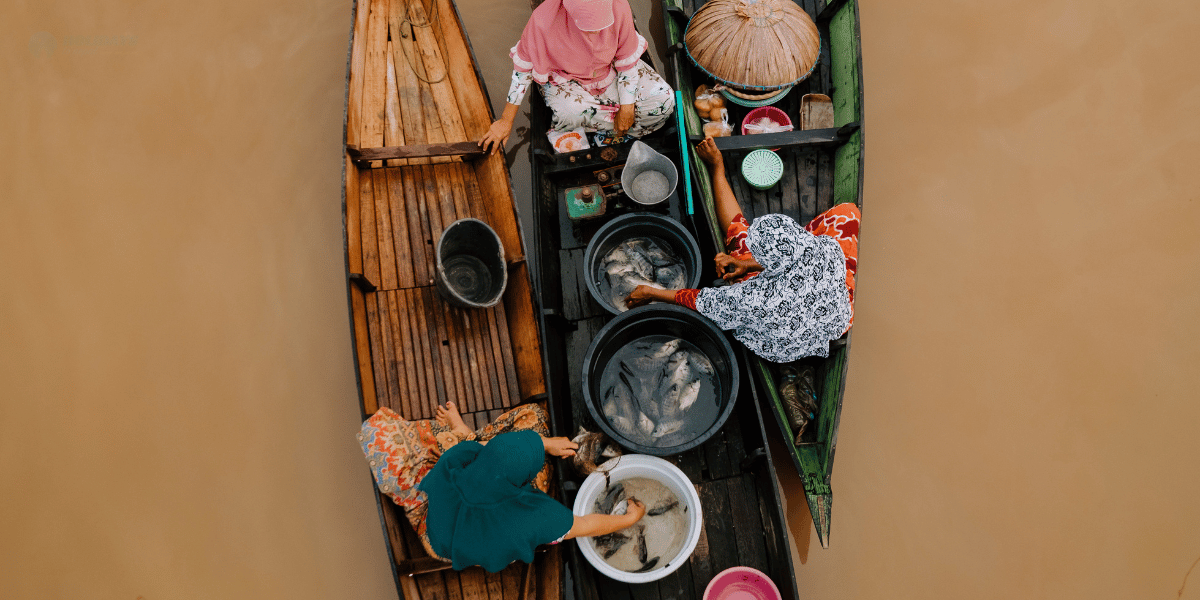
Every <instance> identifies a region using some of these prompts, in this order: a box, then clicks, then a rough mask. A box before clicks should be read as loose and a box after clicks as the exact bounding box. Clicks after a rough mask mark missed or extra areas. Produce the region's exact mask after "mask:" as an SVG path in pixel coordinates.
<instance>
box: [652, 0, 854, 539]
mask: <svg viewBox="0 0 1200 600" xmlns="http://www.w3.org/2000/svg"><path fill="white" fill-rule="evenodd" d="M794 1H795V2H796V4H797V5H799V6H801V7H802V8H804V10H805V11H807V12H808V14H809V16H811V17H812V18H813V20H814V21H815V22H816V24H817V26H818V29H820V31H821V38H822V48H821V58H820V62H819V63H818V64H817V66H816V68H815V69H814V71H813V73H812V75H810V76H809V77H808V78H807V79H806V80H805V81H803V82H801V83H800V84H799V86H797V88H796V89H795V90H791V93H789V94H788V95H787V96H785V97H784V98H782V99H781V100H779V102H778V104H776V105H775V106H776V108H780V109H783V110H784V111H785V112H786V113H787V114H788V115H789V116H790V118H791V119H792V120H793V123H794V124H795V126H796V129H798V130H799V129H800V125H799V123H798V121H799V119H798V118H797V116H798V114H799V112H800V110H801V103H802V98H803V97H804V95H805V94H810V93H811V94H823V95H825V96H828V97H830V98H832V104H833V112H834V115H833V120H834V123H833V126H832V127H826V128H821V129H810V130H803V131H792V132H785V133H768V134H759V135H748V136H747V135H738V136H732V137H723V138H717V140H716V141H717V147H718V148H720V149H721V150H722V151H723V153H724V156H725V161H726V164H727V165H729V168H728V169H727V172H728V173H729V175H730V183H731V184H732V185H733V188H734V193H735V195H736V196H737V198H738V202H739V204H740V205H741V207H742V210H743V212H744V214H745V216H746V218H747V219H750V220H753V219H754V218H755V217H757V216H759V215H763V214H767V213H784V214H787V215H789V216H791V217H793V218H794V219H796V220H797V221H798V222H800V223H807V222H808V221H809V220H811V219H812V218H813V217H814V216H816V215H817V214H820V213H821V212H823V211H825V210H827V209H828V208H829V207H830V206H832V205H834V204H838V203H842V202H854V203H856V204H857V205H858V206H859V208H862V190H863V176H862V172H863V163H862V161H863V153H862V150H863V128H862V95H863V92H862V76H861V73H862V67H861V64H862V58H861V53H860V50H859V34H858V5H857V2H855V1H854V0H833V1H831V2H826V1H825V0H794ZM663 3H664V7H665V9H664V10H665V12H666V13H667V14H670V15H673V16H672V17H671V18H667V19H664V27H665V28H666V39H667V43H668V44H669V45H671V47H672V49H673V50H676V52H674V53H673V54H672V56H671V58H670V63H671V65H670V69H669V70H668V75H669V78H670V79H671V80H672V81H671V82H672V84H674V85H675V88H676V89H678V90H682V91H683V93H684V98H685V101H684V102H683V106H682V108H683V111H682V118H683V121H684V123H685V128H686V132H687V134H688V135H687V137H688V139H689V146H694V142H696V141H699V140H700V139H702V136H701V121H700V119H699V117H698V116H697V114H696V112H695V110H694V109H693V107H692V104H691V99H692V97H693V92H694V89H695V86H698V85H700V84H701V83H712V82H711V81H709V80H707V78H706V76H705V75H704V74H703V73H702V72H701V71H700V70H699V69H697V68H696V67H695V66H694V65H692V64H691V63H690V62H689V60H688V58H687V56H686V55H685V53H684V52H682V42H683V32H684V30H685V28H686V25H687V18H688V16H689V15H692V14H694V13H695V11H696V10H697V9H699V8H700V6H702V5H703V4H704V1H703V0H663ZM728 108H729V109H730V122H731V123H740V122H741V120H742V118H743V117H744V116H745V114H746V113H747V112H748V110H749V108H744V107H741V106H738V105H736V104H733V103H729V104H728ZM758 148H770V149H778V154H779V155H780V156H781V157H782V158H783V159H784V176H783V178H782V180H781V181H780V182H779V184H777V185H776V186H775V187H773V188H771V189H769V190H766V191H759V190H756V189H754V188H753V187H751V186H749V185H747V184H746V182H745V180H744V179H742V177H740V176H739V174H738V173H739V172H738V169H737V165H739V164H740V163H741V159H742V157H744V156H745V155H746V153H748V152H749V151H751V150H755V149H758ZM689 152H691V156H690V158H691V159H692V160H691V161H690V164H691V169H692V177H691V179H692V182H693V188H694V189H693V192H694V195H695V201H696V202H695V205H696V210H695V212H696V221H697V226H698V227H699V228H701V229H704V230H705V232H706V235H704V236H702V237H703V238H705V241H704V242H702V243H701V245H702V246H705V243H707V248H706V250H708V251H712V252H715V251H716V249H717V248H721V247H722V246H723V241H722V240H723V236H724V232H722V231H720V229H721V228H720V226H719V225H717V224H716V208H715V205H714V201H713V195H712V190H711V188H710V186H709V178H708V173H707V171H706V169H705V167H704V165H703V164H702V163H701V162H700V161H699V160H698V158H697V157H696V156H695V154H694V149H691V150H689ZM743 350H745V348H744V347H743ZM849 354H850V335H849V334H847V335H846V336H844V337H843V338H842V339H840V340H836V341H835V342H833V343H832V344H831V348H830V354H829V357H828V358H826V359H824V360H820V361H819V362H820V364H819V367H818V371H817V388H818V389H817V395H818V400H819V408H818V413H817V415H816V418H815V419H814V420H813V422H811V423H810V424H809V425H808V427H807V429H806V430H805V433H804V436H803V438H802V440H801V444H800V445H793V444H792V440H794V438H795V434H794V432H792V430H791V427H790V426H789V425H788V420H787V418H786V416H785V415H784V413H783V407H782V403H781V401H780V397H779V384H778V372H777V371H776V367H775V366H774V364H773V363H770V362H768V361H765V360H762V359H760V358H758V357H756V356H754V355H753V354H752V353H750V352H749V351H745V355H746V357H747V362H748V363H749V365H750V370H751V371H753V372H754V375H755V383H756V384H757V385H756V386H755V393H756V396H757V398H758V400H759V401H760V402H761V403H762V410H763V411H764V412H768V413H772V414H773V415H774V416H775V419H774V420H775V421H776V422H777V423H778V428H779V431H780V433H781V434H782V438H783V440H784V446H785V447H787V448H788V449H789V453H790V455H791V459H792V462H793V463H794V464H795V467H796V469H797V471H799V473H800V477H801V479H802V480H803V483H804V493H805V496H806V497H807V500H808V506H809V511H810V512H811V513H812V517H813V522H814V524H815V525H816V532H817V536H818V539H819V540H820V543H821V546H822V547H826V548H827V547H829V531H830V516H831V507H832V501H833V492H832V488H831V487H830V483H831V477H832V473H833V456H834V449H835V447H836V443H837V430H838V421H839V419H840V416H841V410H842V398H843V396H844V394H845V388H846V372H847V358H848V356H849Z"/></svg>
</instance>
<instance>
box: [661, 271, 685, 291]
mask: <svg viewBox="0 0 1200 600" xmlns="http://www.w3.org/2000/svg"><path fill="white" fill-rule="evenodd" d="M654 281H655V282H656V283H658V284H660V285H662V286H663V287H665V288H667V289H672V290H678V289H681V288H683V287H684V285H685V284H686V283H687V277H686V273H685V271H684V270H683V266H682V265H670V266H667V267H659V269H658V270H657V271H655V272H654Z"/></svg>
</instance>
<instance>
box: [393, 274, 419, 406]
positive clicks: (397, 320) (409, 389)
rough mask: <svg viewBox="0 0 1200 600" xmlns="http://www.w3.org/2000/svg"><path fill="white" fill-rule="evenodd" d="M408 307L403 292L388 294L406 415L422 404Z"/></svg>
mask: <svg viewBox="0 0 1200 600" xmlns="http://www.w3.org/2000/svg"><path fill="white" fill-rule="evenodd" d="M406 308H407V307H406V305H405V304H404V295H403V293H401V292H392V293H390V294H388V309H389V310H390V311H391V320H392V339H393V340H395V344H396V356H397V359H398V361H397V365H396V374H397V378H398V379H399V382H398V384H399V393H400V394H401V396H402V401H401V405H402V406H404V412H403V413H401V414H404V415H413V414H416V406H417V405H418V403H419V402H420V397H421V396H420V391H419V389H420V388H419V387H418V379H417V368H416V364H415V361H416V360H418V358H417V355H416V354H415V353H414V352H413V351H412V337H411V333H410V332H409V330H408V315H407V314H405V312H404V311H405V310H406Z"/></svg>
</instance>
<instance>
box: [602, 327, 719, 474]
mask: <svg viewBox="0 0 1200 600" xmlns="http://www.w3.org/2000/svg"><path fill="white" fill-rule="evenodd" d="M657 336H669V337H671V338H681V339H683V340H685V341H687V342H689V343H690V344H691V345H693V346H695V347H696V348H697V349H699V350H700V351H701V352H703V353H704V354H705V356H707V357H708V359H709V361H710V362H711V363H712V366H713V371H714V372H715V374H716V375H715V377H714V391H715V394H716V404H717V410H716V413H715V418H714V419H713V421H712V423H711V424H708V425H707V426H700V427H695V428H692V429H691V431H688V433H687V437H686V439H675V440H674V441H673V443H672V445H670V446H665V447H664V446H647V445H643V444H641V443H639V442H637V441H635V440H632V439H630V438H629V437H628V436H626V435H623V434H622V433H621V432H620V431H618V430H617V429H616V428H615V427H614V426H613V425H612V423H611V422H610V421H609V419H608V416H607V415H605V414H604V409H603V403H604V390H601V389H600V387H601V381H600V380H601V377H602V376H603V374H604V370H605V368H606V367H607V366H608V364H609V363H610V362H612V361H613V360H614V356H615V355H616V353H617V351H619V350H620V349H621V348H623V347H625V346H626V345H627V344H629V343H631V342H634V341H635V340H638V339H642V338H647V337H657ZM582 379H583V401H584V404H585V405H586V406H587V409H588V412H590V413H591V415H592V419H593V420H595V421H596V424H597V425H599V427H600V428H601V429H602V430H604V433H606V434H608V436H609V437H611V438H612V439H614V440H616V442H617V443H618V444H621V445H622V446H624V447H626V448H628V449H630V450H633V451H635V452H639V453H643V454H652V455H655V456H670V455H673V454H678V453H680V452H684V451H686V450H690V449H692V448H695V447H696V446H699V445H700V444H702V443H704V442H705V440H707V439H708V438H710V437H712V436H713V434H715V433H716V432H717V431H719V430H720V429H721V426H722V425H724V424H725V420H726V419H728V418H729V414H730V413H731V412H732V411H733V405H734V402H735V401H736V400H737V393H738V381H739V371H738V363H737V359H736V358H735V356H734V354H733V348H732V347H731V346H730V345H729V341H728V339H726V337H725V333H724V332H722V331H721V330H720V329H719V328H718V327H717V326H716V324H715V323H713V322H712V321H710V320H709V319H708V318H707V317H705V316H703V315H701V314H700V313H698V312H696V311H694V310H692V309H690V308H684V307H682V306H676V305H673V304H652V305H649V306H641V307H638V308H634V309H631V310H629V311H628V312H625V313H622V314H621V315H618V316H617V317H616V318H614V319H613V320H611V321H609V322H608V323H607V324H606V325H605V326H604V327H603V328H602V329H600V331H599V333H597V334H596V337H595V338H593V339H592V344H591V346H589V347H588V350H587V353H586V354H585V355H584V359H583V378H582ZM677 437H678V436H677Z"/></svg>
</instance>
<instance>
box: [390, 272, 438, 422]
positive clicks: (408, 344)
mask: <svg viewBox="0 0 1200 600" xmlns="http://www.w3.org/2000/svg"><path fill="white" fill-rule="evenodd" d="M396 309H397V310H399V311H400V318H399V321H400V332H401V333H400V344H401V351H402V352H404V353H405V354H406V355H407V356H410V357H412V362H411V363H409V365H406V367H405V369H406V371H407V372H408V377H409V380H410V381H411V385H410V386H409V389H410V390H412V391H413V392H414V393H413V395H412V397H410V398H409V399H408V402H409V407H410V408H409V411H410V412H409V413H408V414H407V415H405V417H406V418H410V419H411V418H415V417H416V415H417V412H418V411H417V410H416V407H418V406H421V405H422V404H424V403H425V397H426V396H427V395H428V394H429V390H430V389H432V388H431V387H430V384H429V382H428V381H426V377H427V374H426V368H425V361H426V359H427V358H428V357H427V356H425V355H424V354H423V352H422V351H421V342H420V340H419V339H418V336H417V331H416V327H417V325H416V315H415V314H414V310H413V306H412V297H411V293H410V291H409V290H401V291H399V292H398V293H397V294H396Z"/></svg>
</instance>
